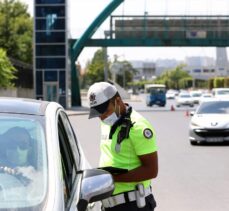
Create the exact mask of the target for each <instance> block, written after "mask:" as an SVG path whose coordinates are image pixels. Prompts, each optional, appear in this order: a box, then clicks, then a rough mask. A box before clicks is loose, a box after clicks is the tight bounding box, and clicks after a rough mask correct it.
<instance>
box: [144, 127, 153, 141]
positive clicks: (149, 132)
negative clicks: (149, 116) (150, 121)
mask: <svg viewBox="0 0 229 211" xmlns="http://www.w3.org/2000/svg"><path fill="white" fill-rule="evenodd" d="M143 135H144V137H145V138H147V139H151V138H152V137H153V132H152V130H150V129H149V128H146V129H144V131H143Z"/></svg>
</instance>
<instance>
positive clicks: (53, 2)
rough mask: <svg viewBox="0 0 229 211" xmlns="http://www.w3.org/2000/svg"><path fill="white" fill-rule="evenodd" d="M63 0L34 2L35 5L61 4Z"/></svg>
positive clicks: (39, 0)
mask: <svg viewBox="0 0 229 211" xmlns="http://www.w3.org/2000/svg"><path fill="white" fill-rule="evenodd" d="M63 3H65V0H36V4H63Z"/></svg>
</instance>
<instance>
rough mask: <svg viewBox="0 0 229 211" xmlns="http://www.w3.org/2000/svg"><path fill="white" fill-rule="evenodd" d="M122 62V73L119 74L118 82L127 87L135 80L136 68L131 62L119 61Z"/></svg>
mask: <svg viewBox="0 0 229 211" xmlns="http://www.w3.org/2000/svg"><path fill="white" fill-rule="evenodd" d="M119 63H120V67H121V69H120V74H118V75H117V78H116V80H117V83H118V84H119V85H120V86H122V87H124V88H125V87H126V85H127V84H129V82H131V81H132V80H133V76H134V73H135V72H136V70H135V69H134V68H133V66H132V65H131V63H130V62H128V61H126V60H124V61H119Z"/></svg>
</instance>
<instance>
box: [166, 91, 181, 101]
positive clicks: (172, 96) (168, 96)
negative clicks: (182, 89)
mask: <svg viewBox="0 0 229 211" xmlns="http://www.w3.org/2000/svg"><path fill="white" fill-rule="evenodd" d="M178 93H179V92H178V91H177V90H174V89H169V90H168V91H167V92H166V99H175V97H176V96H177V95H178Z"/></svg>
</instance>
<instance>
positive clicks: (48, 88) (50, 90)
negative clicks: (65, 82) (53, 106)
mask: <svg viewBox="0 0 229 211" xmlns="http://www.w3.org/2000/svg"><path fill="white" fill-rule="evenodd" d="M45 100H47V101H55V102H57V85H56V84H45Z"/></svg>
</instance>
